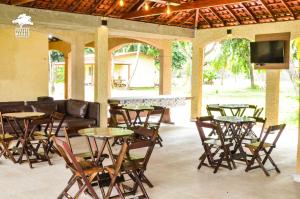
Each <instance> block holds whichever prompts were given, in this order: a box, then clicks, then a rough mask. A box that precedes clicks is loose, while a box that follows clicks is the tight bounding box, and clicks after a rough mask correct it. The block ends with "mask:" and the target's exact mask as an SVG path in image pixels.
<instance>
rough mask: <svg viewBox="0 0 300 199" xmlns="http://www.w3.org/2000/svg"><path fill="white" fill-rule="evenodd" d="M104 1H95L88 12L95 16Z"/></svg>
mask: <svg viewBox="0 0 300 199" xmlns="http://www.w3.org/2000/svg"><path fill="white" fill-rule="evenodd" d="M103 1H104V0H95V1H94V3H93V4H92V5H91V7H90V9H89V10H88V11H87V12H88V13H89V14H93V13H94V12H95V11H96V9H97V7H98V6H99V5H101V4H102V3H103Z"/></svg>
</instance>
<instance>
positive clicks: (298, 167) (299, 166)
mask: <svg viewBox="0 0 300 199" xmlns="http://www.w3.org/2000/svg"><path fill="white" fill-rule="evenodd" d="M296 45H297V48H298V60H299V66H300V39H298V40H296ZM299 105H300V104H299ZM298 114H299V117H298V118H300V110H298ZM296 164H297V165H296V174H297V176H298V182H300V119H299V120H298V145H297V162H296Z"/></svg>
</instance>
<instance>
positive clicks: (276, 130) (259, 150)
mask: <svg viewBox="0 0 300 199" xmlns="http://www.w3.org/2000/svg"><path fill="white" fill-rule="evenodd" d="M285 126H286V125H285V124H280V125H274V126H270V127H269V128H268V130H267V131H266V132H265V133H264V132H263V133H262V135H261V136H260V137H261V138H260V141H257V142H253V143H250V144H246V145H245V146H246V147H247V148H248V149H249V151H250V152H251V160H250V161H248V165H247V168H246V170H245V171H246V172H248V171H249V170H252V169H256V168H261V169H262V170H263V171H264V173H265V174H266V176H270V174H269V172H268V171H267V169H266V168H265V163H266V162H267V160H269V161H270V163H271V164H272V165H273V167H274V168H275V170H276V171H277V173H280V170H279V168H278V167H277V165H276V164H275V162H274V161H273V159H272V158H271V153H272V151H273V149H274V148H276V143H277V141H278V139H279V137H280V136H281V134H282V131H283V130H284V128H285ZM263 134H264V135H263ZM270 136H273V137H274V138H273V141H272V142H267V139H268V138H269V137H270ZM262 156H264V158H262ZM255 162H257V163H258V165H254V164H255Z"/></svg>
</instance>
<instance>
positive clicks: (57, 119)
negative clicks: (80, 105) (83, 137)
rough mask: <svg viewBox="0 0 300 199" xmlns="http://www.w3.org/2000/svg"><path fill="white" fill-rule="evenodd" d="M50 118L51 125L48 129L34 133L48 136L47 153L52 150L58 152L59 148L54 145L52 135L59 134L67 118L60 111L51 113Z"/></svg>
mask: <svg viewBox="0 0 300 199" xmlns="http://www.w3.org/2000/svg"><path fill="white" fill-rule="evenodd" d="M50 118H51V124H50V126H49V127H47V130H46V131H45V130H44V131H40V132H35V133H34V134H35V135H40V136H46V137H48V142H47V143H48V145H47V154H49V152H52V153H54V152H57V150H56V149H55V147H54V146H53V141H52V140H51V137H52V136H58V133H59V132H60V129H61V126H62V124H63V122H64V120H65V114H63V113H59V112H53V113H52V114H51V115H50ZM54 123H57V126H54ZM45 128H46V127H45Z"/></svg>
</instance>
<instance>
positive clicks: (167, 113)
mask: <svg viewBox="0 0 300 199" xmlns="http://www.w3.org/2000/svg"><path fill="white" fill-rule="evenodd" d="M161 122H163V123H166V124H175V123H174V122H172V120H171V110H170V108H166V110H165V113H164V115H163V118H162V121H161Z"/></svg>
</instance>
